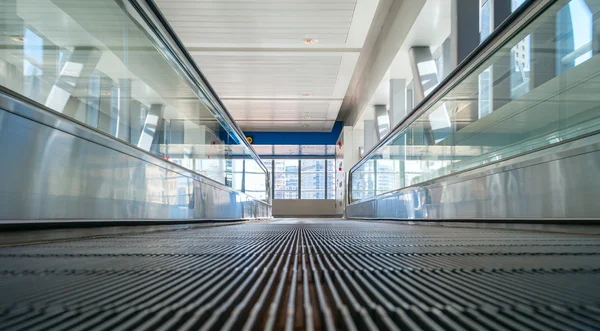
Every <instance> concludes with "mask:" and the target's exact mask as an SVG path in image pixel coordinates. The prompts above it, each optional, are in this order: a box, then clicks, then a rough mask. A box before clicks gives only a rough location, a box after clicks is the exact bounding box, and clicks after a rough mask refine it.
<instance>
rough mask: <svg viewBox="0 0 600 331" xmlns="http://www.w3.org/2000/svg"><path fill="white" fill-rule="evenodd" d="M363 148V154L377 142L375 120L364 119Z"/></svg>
mask: <svg viewBox="0 0 600 331" xmlns="http://www.w3.org/2000/svg"><path fill="white" fill-rule="evenodd" d="M364 137H365V138H364V150H365V154H366V153H367V152H368V151H370V150H371V148H373V146H375V144H377V135H376V133H375V121H374V120H366V121H364Z"/></svg>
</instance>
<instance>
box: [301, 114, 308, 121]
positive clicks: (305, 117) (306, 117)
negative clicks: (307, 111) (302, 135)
mask: <svg viewBox="0 0 600 331" xmlns="http://www.w3.org/2000/svg"><path fill="white" fill-rule="evenodd" d="M302 118H303V119H305V120H309V119H310V116H308V115H306V116H304V117H302Z"/></svg>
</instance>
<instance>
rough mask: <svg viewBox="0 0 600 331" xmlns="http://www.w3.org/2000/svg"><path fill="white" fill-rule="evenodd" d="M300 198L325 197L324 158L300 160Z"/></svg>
mask: <svg viewBox="0 0 600 331" xmlns="http://www.w3.org/2000/svg"><path fill="white" fill-rule="evenodd" d="M300 164H301V165H302V166H301V171H302V173H301V176H302V184H301V192H302V199H325V160H301V161H300Z"/></svg>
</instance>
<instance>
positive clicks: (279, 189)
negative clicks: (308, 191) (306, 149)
mask: <svg viewBox="0 0 600 331" xmlns="http://www.w3.org/2000/svg"><path fill="white" fill-rule="evenodd" d="M298 165H299V162H298V160H275V162H273V167H274V169H273V191H274V193H275V194H274V198H275V199H298V198H299V197H298V189H299V187H298Z"/></svg>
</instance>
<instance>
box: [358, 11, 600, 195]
mask: <svg viewBox="0 0 600 331" xmlns="http://www.w3.org/2000/svg"><path fill="white" fill-rule="evenodd" d="M523 2H524V1H517V0H515V1H513V3H512V4H513V9H514V8H516V7H517V6H519V5H521V4H522V3H523ZM598 26H600V0H571V1H561V2H556V3H554V4H553V5H552V6H551V7H549V8H547V9H545V12H543V13H542V14H541V15H539V16H537V17H536V18H535V19H534V21H533V22H531V23H529V25H527V26H525V27H524V28H523V29H520V30H519V31H516V32H514V35H513V36H512V37H511V38H510V40H509V41H508V42H507V43H505V44H503V45H502V46H501V47H500V48H498V49H497V50H496V51H495V53H494V54H492V56H491V57H489V58H487V59H486V60H485V61H483V62H482V63H480V64H479V66H478V68H477V69H475V70H474V71H473V72H471V73H470V74H469V75H467V76H466V77H464V78H463V79H462V80H461V81H460V82H458V84H457V85H455V86H454V87H453V88H452V89H450V90H449V91H448V92H447V93H446V94H445V95H443V96H442V97H441V98H440V99H439V100H438V101H437V102H436V103H434V104H433V105H431V106H430V107H429V108H427V109H423V110H422V112H421V114H420V115H419V116H418V117H417V118H416V119H414V120H413V122H411V123H408V125H407V126H406V127H405V128H404V129H402V130H401V131H399V132H398V133H396V134H395V136H394V137H393V138H392V139H391V140H390V141H389V142H387V143H386V144H385V145H384V146H382V147H381V148H379V149H378V150H377V151H376V152H375V153H373V154H371V155H369V156H368V157H367V158H366V159H365V160H364V162H363V163H362V164H361V165H360V166H359V167H358V168H356V169H355V170H354V171H353V172H352V174H351V179H350V188H351V191H352V192H351V198H352V200H354V201H357V200H361V199H365V198H369V197H372V196H375V195H377V194H382V193H385V192H389V191H393V190H398V189H402V188H405V187H408V186H411V185H416V184H419V183H423V182H425V181H429V180H432V179H436V178H439V177H441V176H446V175H449V174H452V173H456V172H460V171H464V170H469V169H473V168H475V167H478V166H481V165H485V164H488V163H490V162H496V161H499V160H503V159H506V158H508V157H512V156H515V155H520V154H524V153H527V152H529V151H532V150H535V149H538V148H541V147H546V146H551V145H553V144H558V143H561V142H563V141H564V140H566V139H571V138H576V137H579V136H582V135H587V134H589V133H596V132H597V131H598V130H599V129H598V128H600V112H598V109H599V106H600V93H598V86H599V85H600V78H599V77H600V56H598V55H597V54H598V53H600V49H599V48H598V47H599V45H600V42H598V40H599V38H600V34H599V33H598V31H597V27H598ZM594 29H595V30H594Z"/></svg>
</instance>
